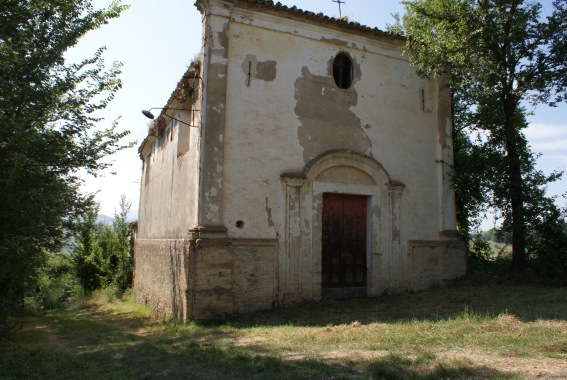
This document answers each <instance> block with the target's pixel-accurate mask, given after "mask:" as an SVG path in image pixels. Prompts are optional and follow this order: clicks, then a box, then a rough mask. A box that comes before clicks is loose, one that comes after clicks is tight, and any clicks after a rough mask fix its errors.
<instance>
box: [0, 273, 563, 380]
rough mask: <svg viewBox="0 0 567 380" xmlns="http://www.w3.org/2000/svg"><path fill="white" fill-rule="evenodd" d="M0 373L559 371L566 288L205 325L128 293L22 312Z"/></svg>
mask: <svg viewBox="0 0 567 380" xmlns="http://www.w3.org/2000/svg"><path fill="white" fill-rule="evenodd" d="M0 378H2V379H152V378H167V379H536V378H537V379H565V378H567V288H545V287H539V286H518V285H509V284H482V283H481V284H479V283H472V282H459V283H456V284H454V285H452V286H450V287H446V288H437V289H434V290H432V291H429V292H424V293H417V294H406V295H399V296H384V297H379V298H375V299H360V300H348V301H328V302H321V303H316V304H307V305H303V306H298V307H295V308H290V309H280V310H275V311H269V312H262V313H257V314H253V315H246V316H242V317H240V318H235V319H231V320H228V321H224V322H222V323H215V324H196V323H190V324H187V325H180V324H175V323H171V322H163V321H157V320H154V319H152V318H151V315H150V312H149V310H146V309H144V308H143V307H140V306H138V305H135V304H134V303H133V302H132V301H131V300H129V299H126V300H122V301H114V302H111V303H108V302H103V301H101V300H100V299H99V300H93V301H91V302H83V303H82V304H80V305H76V306H74V307H73V308H70V309H67V310H61V311H54V312H49V313H46V314H43V315H37V316H30V317H29V318H27V320H26V323H25V325H24V328H23V329H22V330H21V331H18V332H16V333H15V334H13V335H12V336H11V337H10V338H9V339H7V340H4V341H0Z"/></svg>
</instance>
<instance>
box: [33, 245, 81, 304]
mask: <svg viewBox="0 0 567 380" xmlns="http://www.w3.org/2000/svg"><path fill="white" fill-rule="evenodd" d="M80 293H81V288H80V286H79V284H78V282H77V279H76V277H75V275H74V269H73V265H72V262H71V259H70V258H69V256H68V255H67V254H66V253H57V254H52V255H49V259H48V261H47V264H46V265H45V267H43V268H41V270H40V271H39V275H38V278H37V287H36V289H35V291H33V292H29V294H28V296H27V297H26V306H27V307H29V308H32V309H35V310H52V309H57V308H60V307H62V306H64V305H65V304H66V303H68V302H70V301H72V300H73V299H76V298H77V297H78V296H79V295H80Z"/></svg>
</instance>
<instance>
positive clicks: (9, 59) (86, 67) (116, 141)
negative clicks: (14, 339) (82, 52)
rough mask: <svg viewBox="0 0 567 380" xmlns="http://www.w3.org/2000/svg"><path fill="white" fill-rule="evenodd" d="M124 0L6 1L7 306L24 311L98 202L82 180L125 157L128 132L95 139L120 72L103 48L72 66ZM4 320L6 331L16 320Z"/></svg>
mask: <svg viewBox="0 0 567 380" xmlns="http://www.w3.org/2000/svg"><path fill="white" fill-rule="evenodd" d="M124 9H125V6H122V5H120V3H119V2H118V1H115V2H113V3H112V4H111V5H110V6H109V7H108V8H107V9H103V10H93V7H92V5H91V1H88V0H87V1H79V0H55V1H40V0H24V1H20V0H18V1H16V0H6V1H3V2H2V6H1V8H0V17H1V19H2V22H1V23H0V78H1V80H0V126H1V128H0V194H2V197H0V260H2V266H0V300H2V302H3V303H6V304H9V305H11V306H10V307H9V308H8V309H9V310H14V308H15V307H16V306H17V305H21V303H22V301H23V298H24V295H25V293H26V292H27V291H28V290H29V289H32V288H33V287H34V282H35V280H36V279H37V273H38V270H39V269H40V268H41V267H42V265H43V264H44V263H45V262H46V255H45V252H58V251H59V250H60V248H61V247H62V245H63V244H64V243H65V241H66V240H67V239H68V238H69V236H70V235H71V234H72V232H73V230H74V227H75V226H74V225H73V223H72V221H73V220H75V219H76V217H77V216H78V215H79V214H80V213H81V212H82V210H84V209H85V208H86V207H87V206H88V205H89V204H90V203H91V202H92V200H91V197H90V196H88V195H84V194H81V192H80V185H81V180H80V178H79V177H78V172H79V171H80V170H84V171H86V172H88V173H90V174H93V175H96V174H97V173H99V172H100V171H101V170H103V169H105V168H107V167H108V166H109V164H108V163H105V162H103V161H101V159H102V158H104V157H106V156H108V155H110V154H112V153H114V152H116V151H118V150H120V149H123V148H125V147H126V146H124V145H121V144H120V140H121V139H122V138H123V137H125V136H126V135H127V134H128V132H117V131H116V123H114V125H112V126H111V127H110V128H109V129H106V130H103V131H100V130H95V128H94V127H95V125H96V123H97V122H100V121H101V119H100V118H99V117H97V116H96V111H98V110H100V109H103V108H105V107H106V105H107V104H108V102H109V101H110V100H112V98H113V97H114V94H115V93H116V91H118V89H119V88H120V87H121V82H120V80H119V78H118V75H119V74H120V65H119V64H117V63H115V64H114V65H113V66H112V67H111V68H110V69H109V70H105V65H104V61H103V60H102V52H103V50H104V49H102V48H101V49H99V50H98V51H97V52H96V53H95V54H94V56H93V57H92V58H89V59H85V60H83V61H82V62H80V63H75V64H68V63H66V62H65V58H64V54H65V52H66V51H67V50H68V49H69V48H71V47H73V46H74V45H75V44H76V43H77V41H78V40H79V38H81V37H82V36H83V35H85V34H86V33H87V32H88V31H90V30H93V29H96V28H98V27H100V26H102V25H103V24H105V23H107V22H108V21H109V20H110V19H112V18H116V17H118V16H119V15H120V13H121V12H122V11H123V10H124ZM8 309H7V312H6V313H7V314H6V315H4V314H2V315H0V325H2V324H3V323H4V322H5V321H6V318H7V315H8V314H10V311H9V310H8Z"/></svg>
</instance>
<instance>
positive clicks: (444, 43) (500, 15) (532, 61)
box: [403, 0, 567, 271]
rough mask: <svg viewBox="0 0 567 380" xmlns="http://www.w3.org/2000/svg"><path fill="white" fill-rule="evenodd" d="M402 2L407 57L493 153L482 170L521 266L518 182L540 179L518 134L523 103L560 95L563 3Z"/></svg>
mask: <svg viewBox="0 0 567 380" xmlns="http://www.w3.org/2000/svg"><path fill="white" fill-rule="evenodd" d="M403 3H404V5H405V7H406V11H407V13H406V15H405V16H404V20H403V23H404V29H405V31H406V35H407V38H408V39H407V51H408V52H409V55H410V61H411V63H413V64H415V65H417V66H418V69H419V72H420V73H421V74H422V75H424V76H431V75H437V76H442V77H444V78H446V79H447V81H448V84H449V86H450V87H451V89H452V90H453V92H454V94H455V101H456V103H457V106H456V107H457V108H460V109H461V110H463V111H464V112H465V113H466V117H463V118H462V119H461V121H463V122H464V123H465V124H466V123H470V127H471V128H473V129H475V130H477V131H481V132H482V133H483V134H484V138H485V141H487V144H481V146H483V148H484V149H486V150H487V152H488V153H489V154H491V155H492V157H494V158H497V159H496V161H495V162H494V164H493V165H492V169H491V170H490V171H486V172H485V175H487V178H489V180H490V181H491V183H490V186H491V187H492V189H491V190H492V191H493V195H494V205H495V206H496V207H498V208H499V209H500V210H501V211H502V213H503V215H504V217H505V223H504V224H505V226H506V227H507V228H509V230H510V231H511V233H512V250H513V254H512V263H513V268H514V269H515V270H518V271H521V270H523V269H524V268H525V266H526V259H527V256H526V237H527V235H528V225H529V223H528V221H529V218H530V215H529V213H528V210H527V208H528V207H527V205H528V203H529V201H530V200H529V199H528V197H529V196H530V194H529V191H528V190H527V187H526V186H525V184H524V181H526V180H528V181H529V178H528V177H530V176H531V177H532V178H534V179H535V178H536V177H539V179H541V177H540V176H539V174H537V173H536V171H535V170H533V162H532V154H531V152H530V151H529V148H528V147H527V144H526V142H525V137H524V136H523V133H522V129H523V128H525V127H526V122H525V109H524V108H523V107H522V102H525V101H531V102H532V104H537V103H547V104H550V105H555V104H556V103H557V102H560V101H563V100H564V99H565V96H566V95H567V9H566V8H567V5H566V4H565V2H564V1H562V0H556V1H554V2H553V12H552V14H551V15H550V16H549V17H547V19H543V18H542V17H541V15H540V13H541V4H539V3H537V2H531V1H524V0H413V1H404V2H403ZM530 165H531V166H530ZM557 175H558V174H554V175H553V176H552V177H550V178H548V179H549V180H553V179H554V178H557ZM537 181H538V180H536V181H535V182H537ZM532 183H533V182H532ZM532 190H533V188H532Z"/></svg>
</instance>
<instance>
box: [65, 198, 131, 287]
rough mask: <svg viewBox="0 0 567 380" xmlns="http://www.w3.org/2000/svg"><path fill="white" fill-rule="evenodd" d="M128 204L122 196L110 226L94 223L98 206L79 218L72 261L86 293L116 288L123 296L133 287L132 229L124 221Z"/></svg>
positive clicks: (90, 208)
mask: <svg viewBox="0 0 567 380" xmlns="http://www.w3.org/2000/svg"><path fill="white" fill-rule="evenodd" d="M130 208H131V205H130V203H129V202H128V201H127V200H126V197H125V196H124V195H122V197H121V198H120V211H118V212H117V213H116V214H115V215H114V221H113V223H112V226H109V225H107V224H104V223H97V222H96V219H97V216H98V210H99V208H98V206H97V205H94V206H92V207H89V208H88V209H87V210H86V212H85V214H84V215H83V216H81V218H80V222H79V233H78V235H77V240H76V242H77V247H76V249H75V251H74V253H73V262H74V266H75V271H76V275H77V278H78V280H79V283H80V285H81V287H82V288H83V290H84V291H85V292H86V293H91V292H93V291H95V290H97V289H101V288H106V287H115V288H116V289H117V290H118V291H119V292H120V293H123V292H124V291H126V289H128V288H129V287H130V286H131V284H132V264H133V263H132V254H131V250H130V237H131V229H130V225H129V223H128V222H127V217H128V213H129V212H130Z"/></svg>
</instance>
